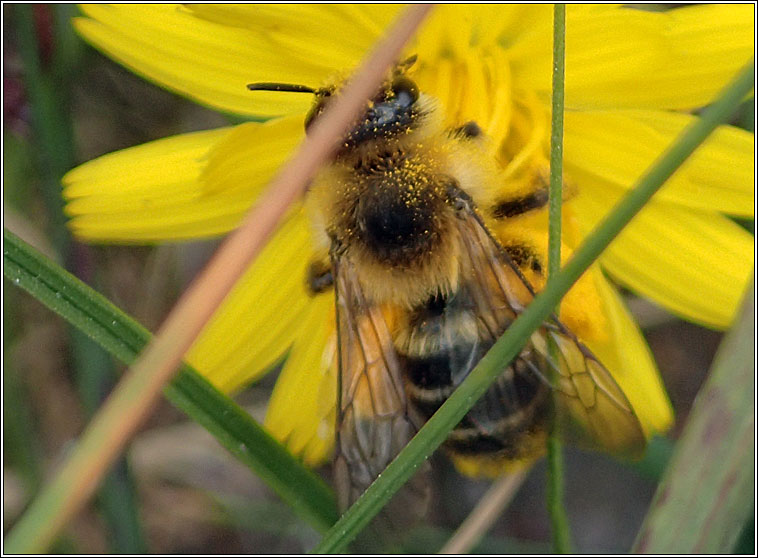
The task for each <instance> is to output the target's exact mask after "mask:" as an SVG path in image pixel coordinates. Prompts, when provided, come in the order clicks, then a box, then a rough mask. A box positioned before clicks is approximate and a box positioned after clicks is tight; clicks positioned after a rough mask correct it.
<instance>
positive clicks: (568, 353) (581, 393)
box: [461, 211, 646, 456]
mask: <svg viewBox="0 0 758 558" xmlns="http://www.w3.org/2000/svg"><path fill="white" fill-rule="evenodd" d="M461 231H462V232H461V236H462V237H463V238H464V240H466V239H469V240H468V241H467V242H465V246H466V250H467V252H468V257H469V258H470V259H471V262H472V264H473V266H474V267H475V268H476V267H479V268H480V269H487V270H488V272H487V273H486V274H485V273H483V272H482V271H479V272H478V273H476V274H474V276H475V277H476V276H479V277H483V276H489V277H494V278H495V279H496V283H497V287H498V288H499V289H501V290H502V297H500V300H505V301H507V305H508V306H509V307H510V308H509V310H510V311H511V312H512V313H513V316H514V317H515V316H517V315H518V314H520V313H521V312H522V311H523V309H524V308H525V307H526V306H527V305H528V304H529V302H530V301H531V299H532V297H533V293H534V289H533V288H532V287H531V285H529V283H528V281H527V280H526V278H525V277H524V275H523V274H522V273H521V272H520V270H519V269H518V268H517V267H516V265H515V264H514V263H513V262H512V261H511V259H510V257H509V256H508V255H507V253H506V252H505V250H504V249H503V248H502V247H501V246H500V245H499V243H498V242H497V241H496V240H495V239H494V238H492V236H491V235H490V233H489V232H488V231H487V229H486V227H485V226H484V224H483V223H482V222H481V220H480V219H479V218H478V217H477V216H476V214H475V213H474V212H473V211H472V212H471V214H470V215H469V216H468V217H467V218H465V219H464V220H463V222H462V224H461ZM471 238H473V239H475V240H476V241H475V242H472V241H471V240H470V239H471ZM484 287H486V285H484ZM501 312H502V310H501ZM548 339H550V340H551V343H548ZM549 345H554V347H555V349H552V348H551V347H550V346H549ZM532 349H533V350H532ZM521 357H522V358H524V359H528V360H529V365H530V367H531V368H532V370H533V371H534V372H535V374H537V375H538V376H539V377H540V378H541V379H542V380H543V381H545V382H547V383H548V384H549V385H550V386H551V387H552V388H553V389H554V393H555V408H556V411H557V416H558V419H559V420H560V422H561V424H562V426H563V427H564V428H563V430H564V433H565V435H567V436H568V437H569V439H571V440H572V441H574V442H576V443H577V444H579V445H580V446H589V447H592V448H597V449H603V450H604V451H608V452H611V453H615V454H619V455H628V456H639V454H640V453H641V451H642V450H643V449H644V447H645V444H646V439H645V435H644V432H643V430H642V426H641V425H640V422H639V419H638V418H637V416H636V414H635V413H634V410H633V408H632V406H631V405H630V403H629V401H628V400H627V398H626V396H625V395H624V392H623V391H622V390H621V388H620V387H619V386H618V384H617V383H616V381H615V380H614V379H613V376H611V374H610V372H608V370H607V369H606V368H605V367H604V366H603V365H602V364H601V363H600V361H598V360H597V358H595V356H594V355H593V354H592V353H591V351H590V350H589V349H587V347H585V346H584V345H583V344H582V343H581V342H580V341H579V340H578V339H577V338H576V336H575V335H574V334H573V333H571V332H570V331H569V330H568V329H567V328H566V327H565V326H564V325H563V324H561V323H560V322H558V321H557V320H556V319H553V320H551V321H549V322H546V323H545V325H544V326H542V327H541V328H540V329H538V330H537V331H536V332H535V333H534V334H533V335H532V336H531V339H530V341H529V342H528V344H527V346H526V347H525V348H524V349H523V350H522V353H521Z"/></svg>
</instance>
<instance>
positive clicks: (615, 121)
mask: <svg viewBox="0 0 758 558" xmlns="http://www.w3.org/2000/svg"><path fill="white" fill-rule="evenodd" d="M695 119H696V117H694V116H691V115H686V114H678V113H671V112H664V111H641V110H640V111H612V112H611V111H588V112H567V113H566V114H565V140H564V153H565V160H566V169H567V171H568V172H569V173H570V174H576V172H574V171H575V169H581V170H582V171H583V172H584V173H587V174H591V175H594V176H597V177H599V178H602V179H604V180H606V181H608V182H611V183H613V184H615V185H617V186H621V187H625V188H629V187H631V186H633V185H634V183H635V182H636V181H637V180H638V179H639V178H640V177H641V176H642V174H643V173H644V171H645V170H647V168H648V167H649V166H650V165H651V164H652V163H653V162H654V161H656V160H657V159H658V158H659V157H660V155H661V153H662V152H663V151H665V149H666V148H667V147H669V146H670V145H671V143H672V142H673V141H674V139H675V138H676V137H677V136H678V135H679V133H680V132H681V131H682V130H683V129H684V128H685V127H686V126H687V125H688V124H690V123H691V122H693V121H694V120H695ZM754 141H755V137H754V135H753V134H751V133H750V132H747V131H745V130H741V129H739V128H735V127H733V126H720V127H719V128H718V129H717V130H716V131H715V132H714V133H713V134H711V136H710V137H709V138H708V139H707V140H706V141H705V143H704V144H703V145H701V146H700V147H699V148H698V149H697V151H696V152H695V153H694V154H693V155H692V156H691V157H690V158H689V159H688V160H687V161H686V162H685V163H684V165H682V167H681V168H680V169H679V170H678V171H677V172H676V173H675V174H674V176H672V177H671V178H670V179H669V181H668V183H667V184H666V185H665V186H664V187H663V188H662V189H661V191H660V193H659V194H657V196H658V197H657V199H659V200H661V201H668V202H674V203H677V204H681V205H684V206H688V207H692V208H696V209H702V210H709V211H722V212H724V213H729V214H733V215H742V216H752V215H753V214H754V206H755V172H754V168H753V164H754V157H753V153H754Z"/></svg>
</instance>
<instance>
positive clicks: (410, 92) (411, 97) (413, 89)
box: [392, 76, 419, 106]
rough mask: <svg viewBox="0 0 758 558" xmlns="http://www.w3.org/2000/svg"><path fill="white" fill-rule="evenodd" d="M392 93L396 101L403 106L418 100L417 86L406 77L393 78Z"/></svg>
mask: <svg viewBox="0 0 758 558" xmlns="http://www.w3.org/2000/svg"><path fill="white" fill-rule="evenodd" d="M392 93H393V95H394V96H395V99H396V102H397V103H398V104H400V105H403V106H411V105H412V104H413V103H415V102H416V101H418V96H419V91H418V86H417V85H416V84H415V83H413V82H412V81H411V80H410V79H408V78H407V77H403V76H401V77H398V78H395V79H394V81H393V82H392Z"/></svg>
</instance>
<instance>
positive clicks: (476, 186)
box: [248, 59, 645, 509]
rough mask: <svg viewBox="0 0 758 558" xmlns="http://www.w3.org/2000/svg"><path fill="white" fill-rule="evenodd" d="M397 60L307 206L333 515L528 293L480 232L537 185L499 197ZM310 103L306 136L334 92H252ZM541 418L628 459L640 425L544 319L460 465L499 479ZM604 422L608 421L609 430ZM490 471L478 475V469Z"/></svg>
mask: <svg viewBox="0 0 758 558" xmlns="http://www.w3.org/2000/svg"><path fill="white" fill-rule="evenodd" d="M412 64H413V59H409V60H407V61H405V62H401V63H399V64H398V65H397V66H396V67H395V69H394V70H393V72H392V73H391V75H390V76H389V77H388V79H387V80H386V82H385V83H384V85H383V86H382V88H381V89H380V91H379V93H377V95H376V96H375V97H374V98H373V99H371V100H370V101H369V102H368V103H367V106H366V110H365V112H364V113H363V115H362V116H361V118H360V119H359V120H358V121H357V122H356V123H355V124H354V126H353V127H352V129H351V130H350V131H349V132H348V134H347V135H346V136H345V137H344V139H343V141H342V143H341V145H340V147H339V148H338V150H337V152H336V155H335V156H334V159H333V161H332V162H331V163H330V164H329V165H327V166H326V167H325V168H323V169H322V170H321V171H320V172H319V174H318V175H317V176H316V178H315V179H314V181H313V183H312V185H311V188H310V191H309V194H308V199H307V202H306V203H307V206H308V208H309V210H310V212H311V216H312V218H313V222H314V223H315V227H316V229H317V235H319V237H320V238H321V239H322V241H323V242H322V244H323V245H324V250H323V256H322V257H320V258H316V259H315V260H314V262H313V263H312V265H311V268H310V273H309V277H308V287H309V289H310V291H311V292H312V293H320V292H324V291H326V290H329V289H333V290H334V294H335V301H336V305H335V306H336V324H337V336H338V366H339V374H338V378H339V387H338V408H337V411H338V412H337V425H336V432H337V439H336V455H335V461H334V469H335V476H336V485H337V492H338V497H339V500H340V506H341V508H343V509H345V508H346V507H348V506H349V505H350V504H351V503H352V502H354V501H355V500H356V499H357V498H358V496H360V494H361V493H362V492H363V491H364V490H365V489H366V488H367V487H368V486H369V485H370V484H371V483H372V482H373V480H374V479H375V478H376V477H377V476H378V475H379V474H380V473H381V472H382V470H383V469H384V468H385V467H386V466H387V465H388V464H389V463H390V462H391V461H392V460H393V459H394V458H395V456H396V455H397V454H398V453H399V452H400V450H401V449H402V448H403V447H404V446H405V445H406V443H407V442H408V441H409V440H410V439H411V438H412V437H413V436H414V435H415V433H416V432H417V431H418V429H419V428H420V426H421V425H422V424H423V423H424V422H425V421H426V420H428V419H429V417H431V416H432V414H434V412H435V411H436V410H437V409H438V408H439V407H440V406H441V405H442V404H443V403H444V402H445V400H446V399H447V398H448V397H449V396H450V394H451V393H452V392H453V390H455V388H456V387H457V386H458V385H459V384H460V383H461V382H462V381H463V380H464V379H465V378H466V377H467V375H468V374H469V373H470V372H471V370H472V369H473V368H474V366H476V364H477V363H478V362H479V360H480V359H481V358H482V357H483V356H484V354H485V353H486V352H487V350H488V349H489V348H490V347H491V346H492V345H493V344H494V342H495V341H496V340H497V339H498V337H500V336H501V335H502V333H503V332H504V331H505V330H506V329H507V328H508V327H509V326H510V324H511V323H513V321H514V320H515V319H516V318H517V317H518V315H519V314H521V313H522V312H523V311H524V309H525V308H526V306H527V305H528V304H529V302H530V301H531V300H532V298H533V297H534V295H535V289H534V287H533V286H532V284H531V283H530V281H529V280H528V279H527V276H528V275H529V274H532V275H533V274H537V275H540V274H542V271H543V270H542V263H541V261H540V258H539V257H538V255H537V254H536V252H535V251H534V249H532V248H530V247H529V246H525V245H522V244H519V243H518V242H513V241H512V239H507V238H498V237H496V236H495V235H494V234H493V232H492V231H493V230H494V229H493V226H492V225H493V224H497V222H498V221H499V220H504V219H510V218H512V217H514V216H516V215H519V214H522V213H525V212H528V211H532V210H534V209H538V208H540V207H543V206H544V205H545V204H546V203H547V191H546V189H545V187H544V184H542V185H538V187H536V188H535V189H533V191H532V192H530V193H527V194H526V195H521V196H519V197H510V198H509V197H505V198H502V197H500V198H499V197H498V195H500V194H499V193H501V192H502V190H503V189H502V188H501V187H499V184H498V180H500V179H501V178H500V177H501V172H500V170H499V167H498V165H497V163H496V162H495V161H494V158H493V157H492V155H491V154H488V153H489V152H488V151H487V149H486V148H485V145H486V138H485V137H483V133H482V131H481V129H480V128H479V126H478V125H477V124H476V123H474V122H467V123H461V124H460V125H459V126H457V127H454V128H452V129H451V128H446V127H445V126H444V124H443V119H442V116H441V111H440V109H439V107H438V106H437V103H436V101H435V100H434V99H432V98H431V97H429V96H427V95H425V94H423V93H421V92H420V91H419V88H418V87H417V86H416V84H415V83H414V82H413V81H412V80H411V79H410V77H409V75H408V74H409V68H410V67H411V65H412ZM248 87H249V88H250V89H252V90H276V91H290V92H304V93H311V94H313V95H314V103H313V106H312V109H311V110H310V112H309V114H308V116H307V118H306V121H305V127H306V132H307V130H308V129H309V128H310V126H311V125H312V123H313V122H314V121H315V120H316V119H317V118H319V117H320V115H321V114H322V113H323V111H324V109H325V107H326V106H327V105H328V103H329V102H330V99H331V98H332V97H333V95H334V94H335V92H336V91H337V90H338V88H337V86H336V85H330V86H327V87H324V88H318V89H317V88H311V87H307V86H302V85H289V84H275V83H257V84H251V85H249V86H248ZM553 417H555V418H558V419H561V421H562V423H565V424H566V425H567V428H566V429H567V430H569V431H572V432H576V433H577V434H578V437H579V438H582V439H585V440H589V441H590V443H591V444H592V445H594V446H599V447H602V448H604V449H606V450H608V451H611V452H615V453H627V454H629V453H635V452H637V451H639V450H640V449H641V448H642V447H644V445H645V436H644V434H643V430H642V427H641V425H640V423H639V420H638V418H637V417H636V415H635V413H634V410H633V409H632V407H631V405H630V404H629V401H628V400H627V398H626V397H625V395H624V393H623V391H622V390H621V389H620V388H619V386H618V385H617V384H616V382H615V381H614V379H613V377H612V376H611V374H610V373H609V372H608V370H607V369H606V368H605V367H604V366H603V365H602V364H601V363H600V362H599V361H598V359H597V358H595V357H594V356H593V354H592V353H591V352H590V351H589V349H587V347H585V345H583V344H582V343H581V342H580V341H579V340H578V339H577V337H576V336H575V335H574V334H573V333H571V332H570V331H569V330H568V328H566V327H565V326H564V325H563V324H562V323H561V322H560V321H559V320H558V319H557V318H555V317H553V318H551V319H550V320H548V321H546V322H545V323H544V324H543V325H542V326H541V327H540V328H539V329H538V330H537V331H536V332H535V333H534V334H533V335H532V336H531V338H530V339H529V341H528V342H527V344H526V346H525V347H524V348H523V349H522V350H521V352H520V353H519V355H518V356H517V357H516V358H515V359H514V360H513V361H512V362H510V363H506V362H504V363H503V365H502V371H501V372H500V375H499V377H498V378H497V379H496V380H495V381H494V383H493V384H492V385H491V386H490V387H489V389H488V390H487V392H486V393H485V394H484V395H483V396H482V398H481V399H480V400H479V401H477V402H476V403H475V404H474V406H473V407H472V408H471V410H470V411H469V412H468V413H467V414H466V416H465V417H464V418H463V419H462V420H461V421H460V423H459V424H458V425H457V426H456V427H455V428H454V429H453V430H452V432H451V433H450V434H449V436H448V438H447V440H446V442H445V443H444V446H443V447H444V448H445V450H446V451H447V452H448V453H449V454H450V455H451V456H452V458H453V460H454V461H455V462H456V463H458V464H461V465H465V463H467V462H470V461H471V460H474V461H480V462H487V463H489V464H490V465H494V466H495V468H497V469H498V470H500V469H503V468H507V466H508V464H511V463H513V464H517V463H524V462H529V461H533V460H534V459H536V458H537V457H539V456H540V455H541V454H542V453H543V452H544V446H545V439H546V436H547V433H548V431H549V428H550V426H551V424H552V420H553ZM609 425H612V426H609ZM490 469H492V467H490Z"/></svg>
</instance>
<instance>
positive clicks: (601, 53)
mask: <svg viewBox="0 0 758 558" xmlns="http://www.w3.org/2000/svg"><path fill="white" fill-rule="evenodd" d="M577 8H578V7H576V6H572V5H570V6H568V8H567V12H566V107H567V108H580V109H585V108H596V109H597V108H672V109H691V108H695V107H699V106H703V105H705V104H708V103H709V102H711V101H712V100H713V98H714V97H715V96H716V94H717V93H718V92H719V91H720V90H721V89H722V88H723V87H724V86H725V85H726V84H727V83H728V82H729V81H730V80H731V79H732V78H733V76H734V75H735V74H736V73H737V71H739V69H740V68H742V67H743V66H744V65H745V64H746V63H747V62H748V61H749V60H750V58H751V56H752V55H753V51H754V38H753V33H754V15H753V6H751V5H749V4H744V5H718V6H692V7H685V8H679V9H674V10H669V11H666V12H646V11H642V10H637V9H631V8H613V9H609V8H608V7H600V6H598V7H596V9H592V10H587V9H577ZM543 33H544V36H543V39H542V43H541V44H540V43H539V42H538V41H531V43H530V44H529V46H531V47H532V48H528V49H527V48H520V49H519V50H518V51H517V52H513V56H514V74H515V75H516V82H517V83H518V84H519V85H521V86H522V87H525V88H533V89H536V90H537V91H539V92H541V95H542V98H543V99H544V100H549V98H550V97H549V94H550V84H551V71H550V67H551V66H550V64H551V60H552V57H551V50H550V49H551V48H552V38H551V36H550V35H549V28H545V29H544V31H543Z"/></svg>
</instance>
